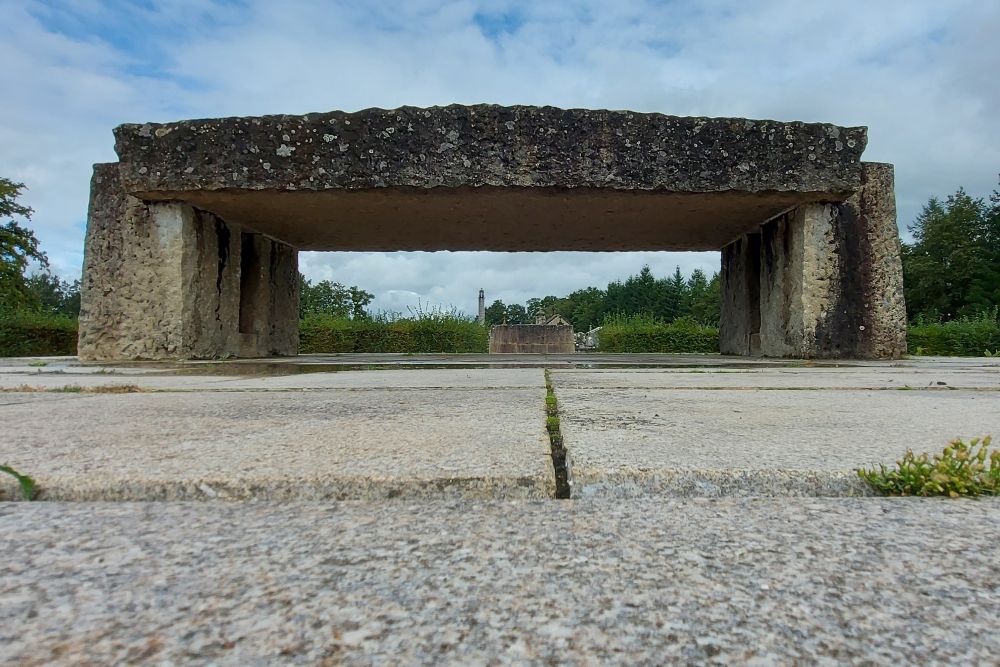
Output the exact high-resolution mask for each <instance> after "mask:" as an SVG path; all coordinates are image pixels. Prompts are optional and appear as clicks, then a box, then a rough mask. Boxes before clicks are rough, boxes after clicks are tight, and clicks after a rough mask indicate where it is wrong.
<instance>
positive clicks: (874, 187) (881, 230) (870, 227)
mask: <svg viewBox="0 0 1000 667" xmlns="http://www.w3.org/2000/svg"><path fill="white" fill-rule="evenodd" d="M755 236H756V235H754V234H749V235H746V236H743V237H741V238H740V239H737V240H736V241H734V242H733V243H731V244H729V245H728V246H726V247H725V248H723V253H722V322H721V329H720V349H721V351H722V352H723V353H725V354H755V353H757V352H758V350H757V349H756V346H757V340H759V353H760V354H763V355H764V356H769V357H796V358H859V359H896V358H899V357H901V356H902V355H903V354H905V352H906V308H905V305H904V302H903V272H902V264H901V260H900V244H899V233H898V230H897V228H896V206H895V197H894V194H893V177H892V165H887V164H878V163H862V185H861V188H860V189H859V190H858V192H857V193H855V195H854V196H853V197H851V198H850V199H849V200H847V201H845V202H842V203H837V204H832V203H817V204H806V205H803V206H799V207H798V208H796V209H794V210H792V211H789V212H788V213H785V214H783V215H781V216H778V217H777V218H775V219H773V220H770V221H769V222H767V223H766V224H764V225H763V226H762V227H761V229H760V235H759V237H758V238H757V239H755ZM755 264H756V266H755ZM755 271H756V272H757V277H756V280H755V279H754V273H755ZM755 292H756V294H755ZM755 330H756V331H755ZM755 333H756V334H759V337H755Z"/></svg>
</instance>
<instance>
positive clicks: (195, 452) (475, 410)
mask: <svg viewBox="0 0 1000 667" xmlns="http://www.w3.org/2000/svg"><path fill="white" fill-rule="evenodd" d="M544 396H545V390H544V387H538V388H532V389H523V388H514V389H503V390H491V389H396V390H379V391H327V392H306V393H289V392H211V393H206V392H191V393H151V394H141V393H140V394H116V395H106V394H56V393H37V394H2V395H0V398H4V399H6V398H8V397H16V400H15V401H13V402H7V403H6V404H4V405H0V421H2V423H3V425H4V438H3V439H2V440H0V461H2V462H5V463H9V464H10V465H12V466H14V467H15V468H17V469H18V470H19V471H20V472H22V473H25V474H29V475H31V476H32V477H34V478H35V480H36V481H37V482H38V486H39V489H40V490H41V493H42V497H43V498H46V499H50V500H178V499H191V498H197V499H209V498H218V499H234V500H236V499H239V500H244V499H290V498H304V499H313V498H316V499H319V498H324V499H329V498H336V499H343V498H391V497H397V496H404V497H411V496H414V497H415V496H459V497H500V498H506V497H517V498H522V497H529V498H537V497H549V496H551V495H552V493H553V492H554V473H553V469H552V460H551V456H550V448H549V443H548V436H547V434H546V432H545V413H544ZM0 403H4V401H0ZM0 485H5V486H0V489H2V490H3V492H4V493H5V494H6V496H7V497H8V498H10V497H14V496H16V494H15V487H14V485H13V483H12V479H11V478H9V477H8V476H6V475H4V476H3V479H2V480H0Z"/></svg>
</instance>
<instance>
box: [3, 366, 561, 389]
mask: <svg viewBox="0 0 1000 667" xmlns="http://www.w3.org/2000/svg"><path fill="white" fill-rule="evenodd" d="M231 368H233V369H236V370H238V369H239V366H232V367H231ZM32 370H37V369H32ZM98 370H99V369H97V368H94V371H95V372H91V373H86V372H82V371H81V370H80V369H79V368H78V369H75V371H74V372H73V373H67V374H63V373H39V372H10V371H8V370H7V369H5V368H2V367H0V389H13V388H18V387H22V386H25V385H26V386H28V387H29V388H38V389H45V390H50V391H51V390H56V389H64V388H67V387H70V388H75V387H80V388H83V389H88V388H93V387H115V386H121V385H133V386H135V387H139V388H140V389H144V390H149V391H237V390H238V391H285V390H288V391H294V390H325V389H331V390H342V389H355V390H369V389H371V390H380V389H527V388H533V387H534V388H544V387H545V377H544V375H543V374H542V371H541V369H538V368H509V369H508V368H476V369H437V368H435V369H412V370H372V371H353V370H345V371H336V372H320V373H296V374H291V375H270V376H269V375H264V376H256V375H255V374H252V373H248V374H246V375H235V376H234V375H182V374H175V373H166V372H161V373H156V374H151V373H148V372H140V373H137V374H133V370H132V369H124V368H123V369H118V370H117V371H116V372H114V373H111V374H104V373H98V372H96V371H98Z"/></svg>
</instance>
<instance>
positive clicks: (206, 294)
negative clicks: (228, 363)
mask: <svg viewBox="0 0 1000 667" xmlns="http://www.w3.org/2000/svg"><path fill="white" fill-rule="evenodd" d="M244 238H250V239H252V243H253V244H254V245H255V246H259V247H261V248H262V252H261V255H262V257H263V258H264V262H263V265H262V267H261V269H260V270H261V271H262V276H261V282H262V283H264V284H266V285H267V286H268V293H267V297H266V299H265V301H264V303H263V304H262V306H261V308H259V309H257V310H255V311H254V316H253V320H252V324H251V328H252V329H253V331H254V332H259V333H260V334H262V335H256V336H254V337H253V338H251V339H250V340H247V339H246V337H245V336H243V335H242V332H241V331H240V317H241V287H242V285H241V283H242V281H243V278H244V277H243V276H242V275H241V264H242V256H241V254H242V245H243V243H242V241H243V239H244ZM83 275H84V279H83V284H82V286H81V307H80V333H79V355H80V358H81V359H83V360H114V359H122V360H124V359H171V358H216V357H233V356H265V355H268V354H286V355H287V354H295V353H296V352H297V349H298V272H297V260H296V252H295V250H294V249H292V248H289V247H288V246H285V245H283V244H280V243H277V242H275V241H272V240H270V239H267V238H265V237H262V236H260V235H257V234H247V233H245V232H244V231H242V230H241V229H240V227H239V226H236V225H228V224H226V222H224V221H223V220H221V219H219V218H218V217H216V216H214V215H212V214H211V213H207V212H204V211H199V210H197V209H195V208H192V207H191V206H188V205H186V204H183V203H180V202H154V203H150V202H143V201H140V200H138V199H136V198H135V197H131V196H129V195H126V194H125V193H124V192H123V191H122V189H121V183H120V180H119V175H118V165H116V164H106V165H97V166H95V168H94V176H93V180H92V182H91V202H90V210H89V216H88V223H87V237H86V244H85V249H84V271H83ZM244 315H245V313H244Z"/></svg>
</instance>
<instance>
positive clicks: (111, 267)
mask: <svg viewBox="0 0 1000 667" xmlns="http://www.w3.org/2000/svg"><path fill="white" fill-rule="evenodd" d="M115 140H116V141H115V149H116V151H117V153H118V157H119V161H118V162H116V163H112V164H100V165H96V166H95V169H94V177H93V180H92V186H91V201H90V211H89V216H88V224H87V240H86V248H85V257H84V275H83V285H82V293H81V301H82V304H81V313H80V341H79V354H80V357H81V358H82V359H85V360H115V359H162V358H193V357H198V358H200V357H205V358H211V357H231V356H266V355H291V354H295V353H296V351H297V344H298V281H297V268H298V267H297V251H298V250H368V251H379V250H381V251H389V250H498V251H520V250H535V251H549V250H720V249H721V250H722V313H721V318H722V331H721V348H722V352H724V353H729V354H743V355H746V354H758V353H759V354H765V355H770V356H788V357H861V358H894V357H898V356H900V355H901V354H903V352H904V351H905V349H906V340H905V335H906V329H905V324H906V320H905V310H904V307H903V292H902V271H901V266H900V256H899V255H900V251H899V238H898V232H897V228H896V216H895V201H894V197H893V176H892V166H891V165H887V164H874V163H864V162H861V153H862V151H863V150H864V148H865V144H866V141H867V136H866V129H865V128H863V127H838V126H836V125H829V124H823V123H799V122H778V121H770V120H747V119H742V118H679V117H674V116H665V115H662V114H640V113H633V112H630V111H591V110H586V109H570V110H564V109H557V108H553V107H525V106H515V107H500V106H490V105H479V106H457V105H453V106H448V107H433V108H427V109H420V108H414V107H402V108H399V109H393V110H384V109H367V110H364V111H358V112H355V113H345V112H342V111H333V112H328V113H315V114H307V115H303V116H264V117H259V118H222V119H208V120H191V121H181V122H176V123H163V124H154V123H146V124H141V125H137V124H136V125H132V124H130V125H122V126H120V127H118V128H117V129H116V130H115Z"/></svg>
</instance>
